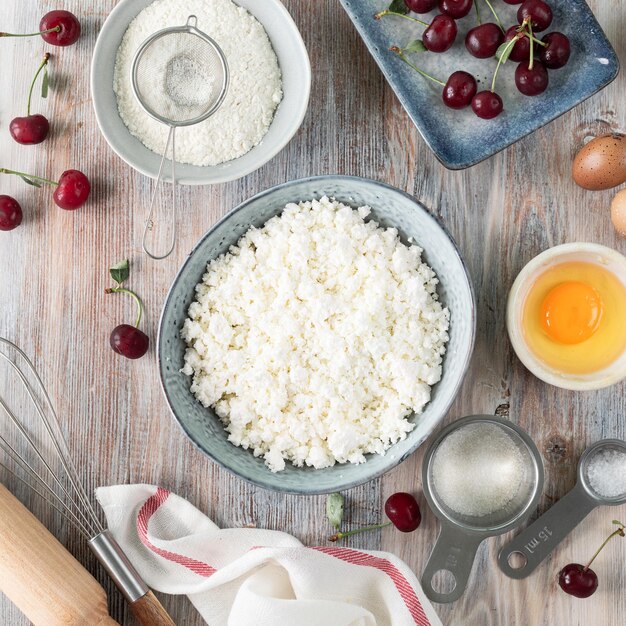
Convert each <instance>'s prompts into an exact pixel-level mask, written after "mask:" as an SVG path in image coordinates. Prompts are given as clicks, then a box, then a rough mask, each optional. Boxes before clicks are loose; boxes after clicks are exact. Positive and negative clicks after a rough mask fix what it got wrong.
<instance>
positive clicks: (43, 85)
mask: <svg viewBox="0 0 626 626" xmlns="http://www.w3.org/2000/svg"><path fill="white" fill-rule="evenodd" d="M49 85H50V78H49V76H48V68H47V67H46V68H44V71H43V79H42V80H41V97H42V98H44V99H45V98H47V97H48V87H49Z"/></svg>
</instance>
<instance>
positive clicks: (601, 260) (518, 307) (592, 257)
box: [506, 243, 626, 391]
mask: <svg viewBox="0 0 626 626" xmlns="http://www.w3.org/2000/svg"><path fill="white" fill-rule="evenodd" d="M580 261H583V262H588V263H597V264H598V265H602V266H603V267H604V268H605V269H607V270H609V271H611V272H612V273H613V274H615V276H617V278H619V280H621V282H622V283H624V285H625V286H626V257H624V256H622V255H621V254H619V252H616V251H615V250H612V249H611V248H607V247H606V246H601V245H598V244H595V243H567V244H563V245H560V246H555V247H554V248H550V249H548V250H546V251H545V252H542V253H541V254H539V255H538V256H536V257H535V258H534V259H532V261H530V262H529V263H528V264H527V265H526V266H525V267H524V269H523V270H522V271H521V272H520V273H519V275H518V276H517V278H516V279H515V282H514V283H513V286H512V287H511V291H510V293H509V299H508V303H507V316H506V325H507V330H508V332H509V338H510V339H511V343H512V344H513V349H514V350H515V353H516V354H517V356H518V357H519V359H520V361H521V362H522V363H523V364H524V365H525V366H526V367H527V368H528V369H529V370H530V371H531V372H532V373H533V374H534V375H535V376H536V377H537V378H539V379H541V380H543V381H544V382H546V383H548V384H550V385H554V386H556V387H561V388H562V389H570V390H573V391H589V390H593V389H602V388H604V387H609V386H610V385H614V384H615V383H618V382H620V381H621V380H623V379H625V378H626V351H624V353H623V354H621V355H620V356H619V357H618V358H617V359H616V360H615V361H613V363H611V364H610V365H609V366H608V367H605V368H604V369H601V370H598V371H596V372H592V373H590V374H565V373H563V372H560V371H558V370H556V369H553V368H551V367H550V366H548V365H546V364H545V363H544V362H543V361H541V360H540V359H538V358H537V357H536V356H535V354H534V353H533V352H532V351H531V350H530V348H529V347H528V344H527V343H526V340H525V338H524V333H523V330H522V315H523V311H524V302H525V301H526V297H527V296H528V292H529V291H530V288H531V287H532V285H533V284H534V283H535V281H536V280H537V278H538V277H539V276H540V275H541V274H543V273H544V272H545V271H546V270H547V269H549V268H551V267H553V266H555V265H559V264H561V263H568V262H580ZM624 313H625V314H626V311H625V312H624Z"/></svg>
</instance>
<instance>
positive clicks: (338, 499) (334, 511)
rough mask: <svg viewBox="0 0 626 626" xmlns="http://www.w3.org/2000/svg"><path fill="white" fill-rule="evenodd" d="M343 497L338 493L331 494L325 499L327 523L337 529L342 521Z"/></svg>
mask: <svg viewBox="0 0 626 626" xmlns="http://www.w3.org/2000/svg"><path fill="white" fill-rule="evenodd" d="M343 506H344V497H343V496H342V495H341V494H340V493H331V494H330V495H329V496H328V498H326V517H328V521H329V522H330V523H331V524H332V525H333V526H334V527H335V528H336V529H337V530H339V529H340V528H341V522H342V520H343Z"/></svg>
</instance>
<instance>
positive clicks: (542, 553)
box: [498, 483, 597, 578]
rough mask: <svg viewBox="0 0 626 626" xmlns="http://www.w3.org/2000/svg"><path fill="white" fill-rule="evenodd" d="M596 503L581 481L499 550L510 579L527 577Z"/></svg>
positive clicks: (500, 562)
mask: <svg viewBox="0 0 626 626" xmlns="http://www.w3.org/2000/svg"><path fill="white" fill-rule="evenodd" d="M596 506H597V502H594V501H593V500H592V499H591V498H590V497H589V496H588V495H587V492H586V491H585V489H584V487H582V485H581V484H580V483H578V484H577V485H576V486H575V487H574V489H572V490H571V491H570V492H569V493H567V494H566V495H565V496H563V497H562V498H561V499H560V500H559V501H558V502H557V503H556V504H555V505H553V506H552V507H551V508H550V509H548V510H547V511H546V512H545V513H544V514H543V515H542V516H541V517H539V518H538V519H536V520H535V521H534V522H533V523H532V524H531V525H530V526H528V527H527V528H526V529H525V530H523V531H522V532H521V533H520V534H519V535H517V537H515V538H514V539H512V540H511V541H510V542H509V543H507V544H506V545H505V546H504V547H503V548H502V549H501V550H500V553H499V554H498V565H499V567H500V569H501V570H502V571H503V572H504V573H505V574H506V575H507V576H509V577H510V578H526V576H528V575H529V574H531V573H532V572H533V571H534V570H535V569H536V568H537V567H538V566H539V564H540V563H542V562H543V561H544V560H545V558H546V557H547V556H548V555H549V554H550V553H551V552H552V550H554V548H556V547H557V546H558V545H559V543H561V541H563V539H565V537H567V535H569V533H570V532H572V530H574V528H575V527H576V526H578V524H579V523H580V522H582V520H583V519H584V518H585V517H587V515H588V514H589V513H590V512H591V511H592V510H593V509H594V508H595V507H596ZM515 557H517V558H518V560H519V561H520V563H519V567H513V566H512V565H511V564H510V562H509V561H510V560H514V559H515Z"/></svg>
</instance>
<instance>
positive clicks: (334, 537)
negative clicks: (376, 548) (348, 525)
mask: <svg viewBox="0 0 626 626" xmlns="http://www.w3.org/2000/svg"><path fill="white" fill-rule="evenodd" d="M390 525H391V522H383V523H382V524H373V525H372V526H365V527H363V528H357V529H356V530H346V531H345V532H338V533H335V534H334V535H331V536H330V537H329V538H328V541H339V539H343V538H344V537H350V536H351V535H358V534H359V533H364V532H367V531H368V530H378V529H379V528H385V527H386V526H390Z"/></svg>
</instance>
